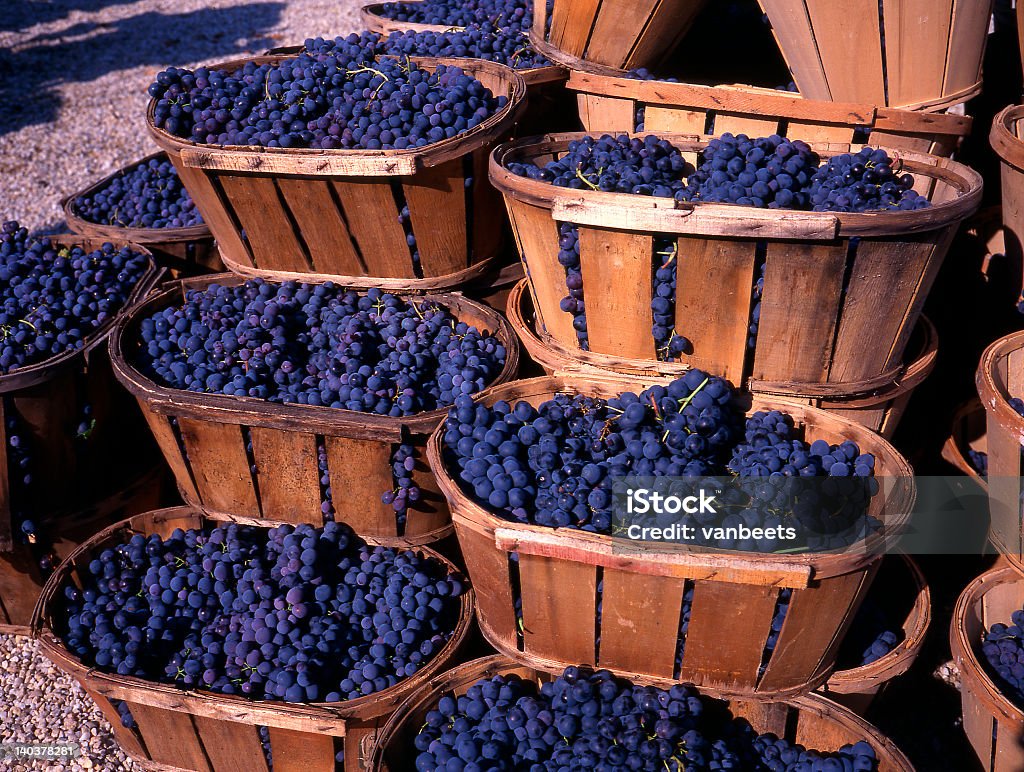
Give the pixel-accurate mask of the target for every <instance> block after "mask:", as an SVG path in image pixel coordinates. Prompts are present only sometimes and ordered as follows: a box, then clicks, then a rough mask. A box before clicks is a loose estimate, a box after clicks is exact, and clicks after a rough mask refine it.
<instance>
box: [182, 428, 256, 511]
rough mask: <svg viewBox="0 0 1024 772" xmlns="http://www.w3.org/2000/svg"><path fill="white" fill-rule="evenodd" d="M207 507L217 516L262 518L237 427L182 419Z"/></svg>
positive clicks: (192, 460)
mask: <svg viewBox="0 0 1024 772" xmlns="http://www.w3.org/2000/svg"><path fill="white" fill-rule="evenodd" d="M178 428H179V429H180V430H181V437H182V439H183V440H184V442H185V451H186V452H187V453H188V457H189V460H190V462H191V466H192V470H193V473H194V479H195V482H196V487H197V489H198V491H199V497H200V499H201V500H202V503H203V506H204V507H206V508H207V509H211V510H214V511H217V512H230V513H232V514H235V515H242V516H245V517H259V516H260V509H259V505H258V504H257V502H256V491H255V490H254V489H253V480H252V471H251V470H250V468H249V459H248V457H247V456H246V452H245V443H244V442H243V440H242V431H241V429H240V428H239V426H238V425H237V424H219V423H213V422H210V421H198V420H195V419H192V418H184V417H182V418H179V419H178Z"/></svg>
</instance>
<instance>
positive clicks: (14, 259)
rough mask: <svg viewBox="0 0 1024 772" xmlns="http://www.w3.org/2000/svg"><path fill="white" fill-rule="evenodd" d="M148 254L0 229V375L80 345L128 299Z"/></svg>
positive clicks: (11, 226) (17, 227) (12, 226)
mask: <svg viewBox="0 0 1024 772" xmlns="http://www.w3.org/2000/svg"><path fill="white" fill-rule="evenodd" d="M149 267H150V260H149V259H148V258H147V257H146V256H145V255H141V254H139V253H137V252H133V251H131V249H129V248H128V247H121V248H117V247H114V246H113V245H112V244H109V243H107V244H104V245H103V246H102V247H101V248H100V249H95V250H92V251H86V250H85V249H83V248H82V247H79V246H70V247H60V246H58V245H56V244H54V243H53V242H51V241H50V239H48V238H45V237H44V238H30V237H29V235H28V231H27V230H26V229H25V228H22V227H21V226H20V225H18V223H16V222H13V221H12V222H6V223H4V224H3V226H2V229H0V375H4V374H7V373H11V372H14V371H16V370H18V369H19V368H23V367H28V366H30V365H34V364H38V363H40V362H43V361H45V360H47V359H49V358H51V357H54V356H57V355H59V354H63V353H65V352H68V351H75V350H77V349H81V348H83V347H84V346H85V344H86V340H87V338H88V337H89V336H90V335H91V334H92V333H94V332H95V331H96V330H97V329H99V328H100V327H101V326H103V325H104V324H105V323H107V322H109V321H110V320H111V319H113V317H114V316H115V315H116V314H117V312H118V311H120V310H121V309H122V308H123V307H124V305H125V304H126V303H127V302H128V299H129V297H130V296H131V293H132V290H133V289H134V288H135V286H136V285H137V284H138V283H139V281H140V280H141V279H142V278H143V277H144V276H145V275H146V273H147V271H148V270H149Z"/></svg>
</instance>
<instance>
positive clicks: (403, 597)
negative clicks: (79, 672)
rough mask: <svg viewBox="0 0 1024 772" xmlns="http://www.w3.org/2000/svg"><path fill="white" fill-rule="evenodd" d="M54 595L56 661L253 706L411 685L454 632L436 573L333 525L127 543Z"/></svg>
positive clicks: (448, 579)
mask: <svg viewBox="0 0 1024 772" xmlns="http://www.w3.org/2000/svg"><path fill="white" fill-rule="evenodd" d="M83 568H84V570H82V571H81V578H82V586H81V587H80V588H79V587H76V586H75V585H73V584H68V585H66V586H65V587H64V590H63V594H64V599H65V615H64V616H65V618H66V619H67V623H66V627H65V628H64V629H63V630H60V631H59V632H60V634H61V636H62V638H63V640H64V642H65V643H66V645H67V647H68V649H69V650H70V651H71V652H72V653H73V654H75V655H76V656H77V657H79V658H80V659H81V660H82V661H83V662H84V663H85V664H87V665H89V666H90V667H96V668H98V669H100V670H102V671H104V672H109V673H117V674H119V675H124V676H135V677H138V678H144V679H148V680H151V681H160V682H163V683H170V684H175V685H177V686H180V687H182V688H185V689H206V690H210V691H213V692H217V693H221V694H238V695H245V696H248V697H251V698H253V699H260V700H285V701H288V702H340V701H342V700H352V699H356V698H358V697H364V696H366V695H369V694H374V693H377V692H380V691H382V690H384V689H387V688H389V687H391V686H394V685H395V684H396V683H398V682H399V681H401V680H403V679H405V678H408V677H410V676H411V675H413V674H414V673H416V672H417V671H418V670H420V669H421V668H422V667H424V666H425V665H426V664H427V663H428V662H430V660H431V659H432V658H433V657H434V656H436V655H437V653H438V652H439V651H440V650H441V649H442V648H443V646H444V645H445V643H446V642H447V641H448V640H449V639H450V638H451V636H452V634H453V631H454V630H455V627H456V624H457V622H458V619H459V614H460V608H461V601H460V600H459V598H460V596H461V595H462V594H463V592H464V591H465V590H464V587H463V584H462V582H461V581H460V580H459V579H458V578H457V577H455V576H454V575H451V574H449V573H448V569H447V567H446V566H445V564H443V563H441V562H440V561H438V560H436V559H433V558H429V557H424V556H420V555H417V554H415V553H412V552H408V551H398V550H394V549H387V548H383V547H371V546H368V545H367V544H365V543H364V542H363V541H362V540H361V539H359V537H357V536H356V535H355V534H354V533H353V532H352V531H351V530H350V529H348V528H347V527H346V526H344V525H339V524H335V523H328V524H327V525H325V526H324V527H323V528H314V527H313V526H310V525H299V526H295V527H292V526H280V527H278V528H274V529H269V530H268V529H263V528H255V527H251V526H240V525H235V524H231V525H226V526H220V527H213V528H206V529H201V530H200V529H190V530H187V531H183V530H181V529H177V530H175V531H174V532H173V533H172V534H171V535H170V537H169V538H167V539H162V538H161V537H160V536H159V535H155V534H154V535H150V536H148V537H146V536H142V535H141V534H136V535H134V536H132V537H131V539H130V541H128V543H127V544H121V545H118V546H116V547H112V548H109V549H105V550H103V551H102V552H100V553H99V554H97V555H96V556H95V558H94V559H93V560H92V561H91V562H90V563H89V564H88V566H85V567H83Z"/></svg>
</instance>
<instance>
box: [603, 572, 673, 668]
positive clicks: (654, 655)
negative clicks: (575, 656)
mask: <svg viewBox="0 0 1024 772" xmlns="http://www.w3.org/2000/svg"><path fill="white" fill-rule="evenodd" d="M602 579H603V581H604V585H603V592H602V594H601V597H602V601H601V647H600V653H601V662H600V664H601V667H610V668H621V669H626V670H628V669H629V664H630V662H632V661H635V658H636V649H637V646H643V648H644V651H645V653H646V655H647V672H648V673H650V674H651V675H654V676H657V677H659V678H669V679H670V678H672V677H673V675H674V673H675V660H676V650H677V647H678V638H679V614H680V609H681V608H682V602H683V584H684V583H683V582H682V581H680V580H679V579H675V578H673V577H659V576H642V575H640V574H635V573H632V572H629V571H617V570H615V569H614V568H608V569H605V571H604V573H603V575H602ZM637 619H642V620H644V624H643V629H642V630H638V629H637V627H636V623H635V620H637Z"/></svg>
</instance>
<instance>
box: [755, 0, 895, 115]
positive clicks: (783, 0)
mask: <svg viewBox="0 0 1024 772" xmlns="http://www.w3.org/2000/svg"><path fill="white" fill-rule="evenodd" d="M758 2H759V3H760V5H761V8H762V9H763V10H764V12H765V13H766V14H767V15H768V19H769V21H770V22H771V27H772V33H773V34H774V35H775V39H776V40H777V41H778V43H779V49H780V50H781V51H782V55H783V56H784V57H785V59H786V63H787V64H788V65H789V71H790V72H791V73H792V74H793V80H794V81H795V82H796V85H797V86H798V87H799V89H800V93H801V94H803V95H804V96H805V97H807V98H809V99H820V100H823V101H826V102H828V101H831V100H832V93H831V92H830V91H829V82H828V77H827V76H826V73H825V67H824V65H823V64H822V57H821V52H820V51H819V50H818V44H817V42H816V41H815V37H814V33H813V32H812V28H811V20H810V16H809V15H808V10H807V5H806V4H805V2H804V0H758ZM876 15H877V14H876Z"/></svg>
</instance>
